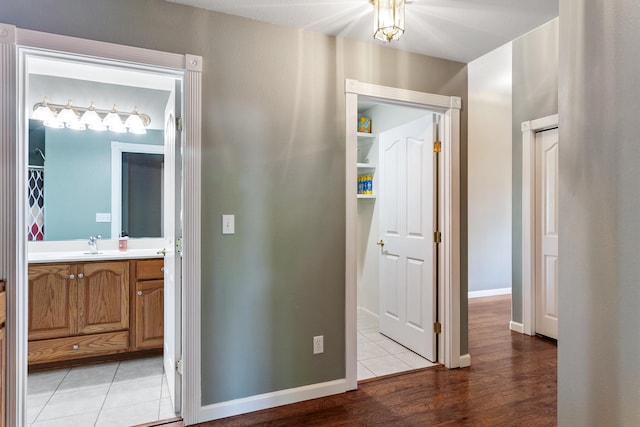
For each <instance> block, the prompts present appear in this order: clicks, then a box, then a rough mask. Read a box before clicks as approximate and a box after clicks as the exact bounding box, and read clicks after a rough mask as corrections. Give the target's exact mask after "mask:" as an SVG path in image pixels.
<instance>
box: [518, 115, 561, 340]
mask: <svg viewBox="0 0 640 427" xmlns="http://www.w3.org/2000/svg"><path fill="white" fill-rule="evenodd" d="M557 127H558V115H557V114H554V115H551V116H547V117H542V118H540V119H536V120H530V121H526V122H522V125H521V129H522V332H523V333H525V334H527V335H535V333H536V286H535V284H536V271H535V265H536V233H535V232H536V191H535V190H536V151H535V150H536V133H538V132H543V131H545V130H549V129H553V128H557Z"/></svg>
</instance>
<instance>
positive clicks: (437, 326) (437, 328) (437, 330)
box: [433, 322, 442, 334]
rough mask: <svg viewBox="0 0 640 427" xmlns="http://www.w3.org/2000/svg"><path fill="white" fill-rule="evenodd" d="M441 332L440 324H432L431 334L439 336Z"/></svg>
mask: <svg viewBox="0 0 640 427" xmlns="http://www.w3.org/2000/svg"><path fill="white" fill-rule="evenodd" d="M441 332H442V324H441V323H440V322H435V323H434V324H433V333H434V334H439V333H441Z"/></svg>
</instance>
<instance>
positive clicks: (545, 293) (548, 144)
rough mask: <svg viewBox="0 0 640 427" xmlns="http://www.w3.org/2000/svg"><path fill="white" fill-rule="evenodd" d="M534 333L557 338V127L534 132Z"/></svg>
mask: <svg viewBox="0 0 640 427" xmlns="http://www.w3.org/2000/svg"><path fill="white" fill-rule="evenodd" d="M535 272H536V273H535V277H536V283H535V287H536V333H539V334H541V335H545V336H548V337H551V338H555V339H558V129H557V128H556V129H550V130H547V131H544V132H539V133H537V134H536V270H535Z"/></svg>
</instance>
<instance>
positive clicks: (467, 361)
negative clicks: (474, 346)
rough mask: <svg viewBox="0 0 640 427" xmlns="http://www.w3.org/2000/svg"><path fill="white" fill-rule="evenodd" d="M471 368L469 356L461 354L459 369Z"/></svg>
mask: <svg viewBox="0 0 640 427" xmlns="http://www.w3.org/2000/svg"><path fill="white" fill-rule="evenodd" d="M469 366H471V355H470V354H463V355H461V356H460V367H461V368H467V367H469Z"/></svg>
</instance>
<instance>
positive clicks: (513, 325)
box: [509, 320, 524, 334]
mask: <svg viewBox="0 0 640 427" xmlns="http://www.w3.org/2000/svg"><path fill="white" fill-rule="evenodd" d="M509 329H511V330H512V331H513V332H518V333H520V334H524V326H523V325H522V323H518V322H514V321H513V320H512V321H510V322H509Z"/></svg>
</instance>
